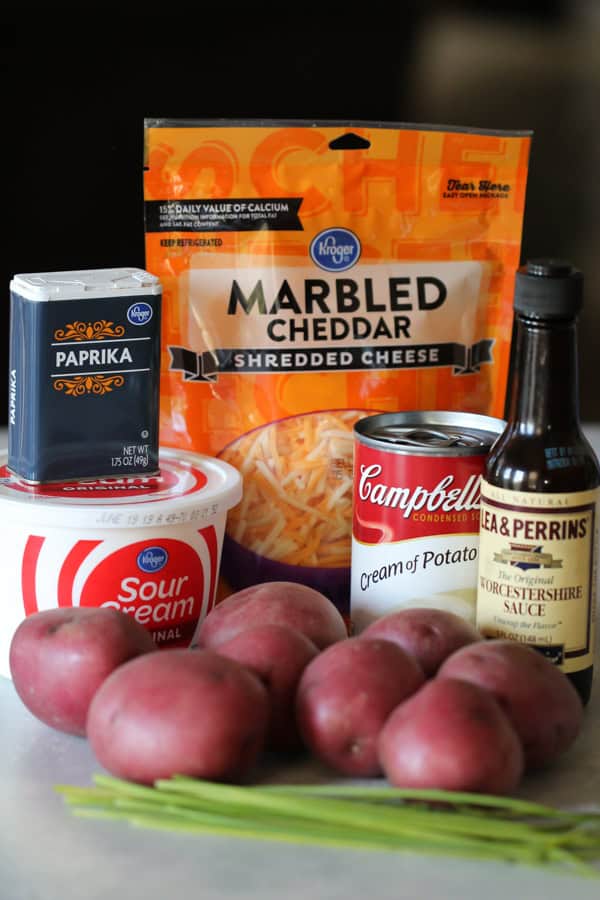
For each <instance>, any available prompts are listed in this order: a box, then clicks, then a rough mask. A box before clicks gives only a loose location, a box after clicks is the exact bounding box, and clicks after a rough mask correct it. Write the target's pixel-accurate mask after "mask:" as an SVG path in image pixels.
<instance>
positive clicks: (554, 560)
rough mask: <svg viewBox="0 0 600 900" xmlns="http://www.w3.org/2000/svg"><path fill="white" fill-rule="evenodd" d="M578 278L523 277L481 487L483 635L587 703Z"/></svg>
mask: <svg viewBox="0 0 600 900" xmlns="http://www.w3.org/2000/svg"><path fill="white" fill-rule="evenodd" d="M582 288H583V279H582V275H581V272H578V271H576V270H575V269H574V268H573V267H572V266H571V265H570V264H568V263H565V262H562V261H558V260H535V261H530V262H529V263H528V264H527V265H526V266H523V267H522V268H520V269H519V270H518V272H517V276H516V288H515V328H514V340H515V346H514V353H513V355H512V362H511V366H512V368H511V372H512V378H511V383H510V386H509V394H508V397H507V408H506V415H507V420H508V424H507V427H506V429H505V431H504V432H503V434H502V435H501V436H500V437H499V438H498V440H497V441H496V443H495V444H494V446H493V447H492V450H491V452H490V455H489V457H488V460H487V465H486V471H485V477H484V479H483V482H482V490H481V523H480V527H481V531H480V549H479V573H478V586H477V626H478V628H479V629H480V630H481V631H482V633H483V634H484V635H485V636H486V637H490V638H508V639H511V640H518V641H521V642H522V643H526V644H530V645H531V646H533V647H535V649H536V650H539V651H540V652H542V653H543V654H544V655H545V656H547V657H548V658H550V659H551V660H552V661H553V662H555V663H556V665H558V666H559V667H560V668H561V669H562V670H563V671H564V672H565V674H567V675H568V677H569V678H570V679H571V681H572V682H573V684H574V685H575V687H576V688H577V690H578V692H579V694H580V695H581V698H582V700H583V701H584V703H586V702H587V701H588V699H589V696H590V691H591V685H592V673H593V653H594V625H595V610H596V565H597V558H596V557H597V535H598V498H599V493H600V492H599V487H598V486H599V485H600V469H599V466H598V460H597V459H596V456H595V454H594V451H593V450H592V448H591V447H590V445H589V443H588V442H587V440H586V438H585V437H584V435H583V433H582V431H581V426H580V422H579V392H578V372H577V369H578V366H577V315H578V313H579V312H580V310H581V306H582V295H583V292H582Z"/></svg>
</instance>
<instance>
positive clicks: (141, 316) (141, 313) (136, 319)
mask: <svg viewBox="0 0 600 900" xmlns="http://www.w3.org/2000/svg"><path fill="white" fill-rule="evenodd" d="M153 313H154V310H153V309H152V307H151V306H150V304H149V303H144V301H143V300H140V301H139V302H138V303H132V304H131V306H130V307H129V309H128V310H127V318H128V320H129V321H130V322H131V324H132V325H146V324H147V323H148V322H149V321H150V319H151V318H152V315H153Z"/></svg>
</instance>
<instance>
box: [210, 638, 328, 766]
mask: <svg viewBox="0 0 600 900" xmlns="http://www.w3.org/2000/svg"><path fill="white" fill-rule="evenodd" d="M216 652H217V653H218V654H219V655H220V656H226V657H228V658H229V659H234V660H235V661H236V662H238V663H241V665H243V666H246V667H247V668H249V669H251V670H252V671H253V672H254V673H255V675H258V677H259V678H260V680H261V681H262V683H263V684H264V686H265V687H266V689H267V692H268V694H269V698H270V701H271V718H270V724H269V734H268V738H267V744H269V745H270V746H271V747H272V748H273V749H274V750H284V751H285V750H295V749H297V748H298V747H300V746H301V741H300V735H299V734H298V729H297V727H296V718H295V715H294V697H295V694H296V688H297V686H298V682H299V681H300V676H301V675H302V672H303V671H304V669H305V668H306V666H307V665H308V663H309V662H310V661H311V659H314V657H315V656H316V655H317V654H318V652H319V651H318V650H317V648H316V647H315V645H314V644H313V642H312V641H310V640H309V639H308V638H307V637H306V636H305V635H304V634H300V632H299V631H293V630H292V629H291V628H287V627H286V626H285V625H257V626H256V628H249V629H248V631H242V632H240V634H236V636H235V637H233V638H231V639H230V640H228V641H224V642H223V643H222V644H219V645H218V647H217V648H216Z"/></svg>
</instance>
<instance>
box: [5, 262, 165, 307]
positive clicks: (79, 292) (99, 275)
mask: <svg viewBox="0 0 600 900" xmlns="http://www.w3.org/2000/svg"><path fill="white" fill-rule="evenodd" d="M10 289H11V291H12V292H13V293H15V294H19V296H20V297H25V299H26V300H37V301H40V302H44V301H51V300H86V299H91V298H93V297H131V296H135V295H136V294H160V293H161V292H162V285H161V283H160V281H159V279H158V278H157V277H156V275H152V274H151V273H150V272H146V271H145V270H144V269H135V268H131V267H129V268H127V267H125V268H120V269H83V270H81V271H77V272H32V273H29V274H25V275H15V276H14V278H13V279H12V280H11V282H10Z"/></svg>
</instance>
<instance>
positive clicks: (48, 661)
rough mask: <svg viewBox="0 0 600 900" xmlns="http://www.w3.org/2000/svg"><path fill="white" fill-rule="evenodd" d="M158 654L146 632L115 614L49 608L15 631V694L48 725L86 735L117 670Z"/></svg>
mask: <svg viewBox="0 0 600 900" xmlns="http://www.w3.org/2000/svg"><path fill="white" fill-rule="evenodd" d="M154 650H155V646H154V641H153V640H152V637H151V635H150V633H149V632H148V631H146V629H145V628H144V627H143V626H142V625H140V624H139V622H136V621H135V619H133V618H132V617H131V616H127V615H125V613H122V612H119V611H118V610H115V609H96V608H93V609H86V608H83V607H77V608H73V609H66V608H65V609H48V610H44V611H43V612H38V613H34V614H33V615H31V616H29V617H28V618H27V619H24V620H23V622H21V624H20V625H19V627H18V628H17V630H16V632H15V634H14V636H13V639H12V642H11V646H10V657H9V659H10V671H11V675H12V679H13V682H14V685H15V690H16V691H17V694H18V695H19V697H20V698H21V700H22V701H23V703H24V704H25V706H26V707H27V709H28V710H29V711H30V712H32V713H33V715H34V716H36V717H37V718H38V719H41V721H42V722H45V723H46V725H51V726H52V727H53V728H58V729H59V730H60V731H67V732H69V733H71V734H80V735H84V734H85V721H86V717H87V712H88V707H89V705H90V703H91V700H92V697H93V696H94V694H95V692H96V691H97V690H98V688H99V687H100V685H101V684H102V683H103V681H104V680H105V679H106V678H107V677H108V676H109V675H110V673H111V672H112V671H114V669H116V668H117V667H118V666H120V665H121V664H122V663H124V662H127V660H129V659H132V658H133V657H135V656H139V655H140V654H142V653H150V652H152V651H154Z"/></svg>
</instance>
